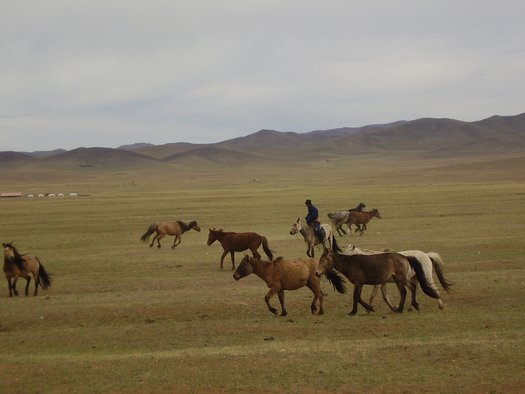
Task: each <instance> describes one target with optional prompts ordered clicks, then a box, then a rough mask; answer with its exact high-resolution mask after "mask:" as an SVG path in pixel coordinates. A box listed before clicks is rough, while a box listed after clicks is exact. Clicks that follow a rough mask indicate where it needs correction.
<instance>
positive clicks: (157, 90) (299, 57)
mask: <svg viewBox="0 0 525 394" xmlns="http://www.w3.org/2000/svg"><path fill="white" fill-rule="evenodd" d="M0 10H1V12H0V151H8V150H15V151H36V150H52V149H57V148H63V149H74V148H77V147H95V146H96V147H110V148H116V147H118V146H121V145H126V144H132V143H138V142H147V143H151V144H165V143H172V142H192V143H213V142H219V141H224V140H227V139H231V138H235V137H240V136H244V135H249V134H252V133H254V132H256V131H258V130H260V129H273V130H278V131H295V132H308V131H312V130H324V129H332V128H338V127H359V126H364V125H369V124H380V123H389V122H395V121H398V120H412V119H418V118H422V117H432V118H453V119H458V120H463V121H475V120H481V119H484V118H488V117H490V116H492V115H517V114H520V113H523V112H525V71H524V70H525V23H524V17H525V1H523V0H517V1H515V0H505V1H501V0H496V1H492V0H488V1H485V0H472V1H471V0H454V1H453V0H440V1H431V0H417V1H415V0H414V1H408V0H407V1H402V0H401V1H397V0H383V1H375V0H367V1H364V0H360V1H354V0H323V1H321V0H318V1H311V0H275V1H274V0H253V1H252V0H237V1H233V0H224V1H221V0H201V1H200V0H190V1H182V0H165V1H164V0H147V1H142V0H136V1H134V0H103V1H99V0H90V1H81V0H78V1H75V0H69V1H66V0H63V1H60V0H42V1H37V0H35V1H26V0H17V1H12V0H0Z"/></svg>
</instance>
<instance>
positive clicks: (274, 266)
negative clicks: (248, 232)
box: [233, 255, 345, 316]
mask: <svg viewBox="0 0 525 394" xmlns="http://www.w3.org/2000/svg"><path fill="white" fill-rule="evenodd" d="M316 268H317V261H316V260H314V259H294V260H286V259H284V258H283V257H277V258H276V259H275V260H273V261H264V260H258V259H254V258H253V257H251V256H248V255H245V256H244V258H243V259H242V261H241V264H239V266H238V267H237V269H236V270H235V272H234V273H233V278H234V279H235V280H239V279H241V278H244V277H246V276H248V275H250V274H252V273H253V274H255V275H257V276H258V277H259V278H261V279H262V280H264V281H265V282H266V285H267V286H268V287H269V288H270V290H269V291H268V293H267V294H266V296H265V297H264V301H265V302H266V305H267V306H268V310H269V311H270V312H272V313H273V314H274V315H277V309H275V308H274V307H273V306H272V305H271V304H270V299H271V298H272V297H273V296H274V295H275V294H277V296H278V297H279V302H280V303H281V310H282V311H281V316H286V315H287V314H288V312H287V311H286V307H285V305H284V291H285V290H297V289H300V288H302V287H304V286H306V287H308V288H309V289H310V290H311V291H312V293H314V299H313V301H312V304H311V305H310V310H311V311H312V315H313V314H315V312H316V311H317V301H318V300H319V312H318V313H317V314H318V315H322V314H323V313H324V309H323V292H322V291H321V278H320V277H318V276H317V275H315V270H316ZM327 278H328V279H329V280H330V282H331V283H332V285H333V286H334V288H335V289H336V290H337V291H339V292H340V293H344V292H345V286H344V279H343V278H342V277H341V276H340V275H339V274H338V273H337V272H335V271H329V272H328V273H327Z"/></svg>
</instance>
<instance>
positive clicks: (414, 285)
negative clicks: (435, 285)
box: [407, 276, 419, 312]
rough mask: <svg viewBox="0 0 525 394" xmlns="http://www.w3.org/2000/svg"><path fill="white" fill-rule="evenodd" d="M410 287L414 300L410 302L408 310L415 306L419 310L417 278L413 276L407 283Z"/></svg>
mask: <svg viewBox="0 0 525 394" xmlns="http://www.w3.org/2000/svg"><path fill="white" fill-rule="evenodd" d="M407 287H408V289H409V290H410V294H411V296H412V301H411V303H410V307H409V308H408V311H409V312H410V311H411V310H412V308H414V309H415V310H416V311H419V303H418V302H417V299H416V293H417V278H416V277H415V276H413V277H412V278H411V279H410V280H409V281H408V284H407Z"/></svg>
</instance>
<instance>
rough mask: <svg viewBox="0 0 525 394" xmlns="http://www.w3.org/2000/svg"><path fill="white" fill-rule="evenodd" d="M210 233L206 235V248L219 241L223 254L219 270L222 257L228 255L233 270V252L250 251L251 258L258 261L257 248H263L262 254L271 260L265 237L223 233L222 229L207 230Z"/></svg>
mask: <svg viewBox="0 0 525 394" xmlns="http://www.w3.org/2000/svg"><path fill="white" fill-rule="evenodd" d="M209 230H210V233H209V234H208V242H207V243H208V246H210V245H211V244H212V243H214V242H215V241H219V242H220V243H221V245H222V248H223V249H224V252H223V253H222V256H221V265H220V267H221V270H222V269H223V265H222V263H223V261H224V257H226V255H227V254H228V253H229V254H230V257H231V260H232V270H234V269H235V252H243V251H245V250H248V249H250V251H251V252H252V254H253V257H255V258H257V259H260V258H261V255H260V254H259V252H257V249H259V246H261V244H262V247H263V250H264V253H266V256H268V258H269V259H270V260H272V259H273V252H272V251H271V250H270V247H269V246H268V239H266V237H265V236H263V235H259V234H257V233H234V232H224V231H222V229H219V230H215V229H211V228H210V229H209Z"/></svg>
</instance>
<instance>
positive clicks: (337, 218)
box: [328, 202, 366, 236]
mask: <svg viewBox="0 0 525 394" xmlns="http://www.w3.org/2000/svg"><path fill="white" fill-rule="evenodd" d="M365 208H366V205H365V204H363V203H362V202H360V203H359V204H358V205H357V206H356V207H355V208H350V209H347V210H344V211H335V212H330V213H328V217H329V218H330V220H331V221H332V225H333V226H334V228H335V229H336V230H337V234H339V236H342V235H345V234H346V231H345V230H343V224H345V223H346V221H347V220H348V214H349V213H350V212H363V210H364V209H365ZM356 227H357V228H358V229H359V230H360V229H361V227H360V225H359V224H356Z"/></svg>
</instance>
